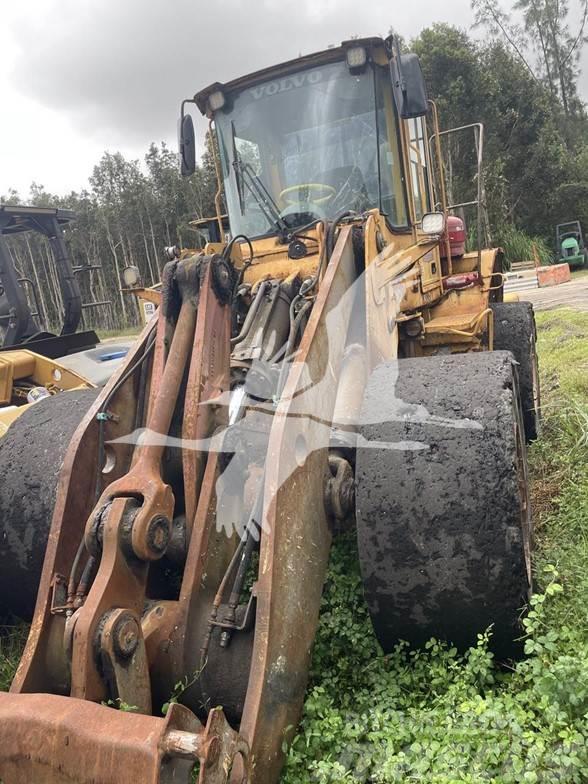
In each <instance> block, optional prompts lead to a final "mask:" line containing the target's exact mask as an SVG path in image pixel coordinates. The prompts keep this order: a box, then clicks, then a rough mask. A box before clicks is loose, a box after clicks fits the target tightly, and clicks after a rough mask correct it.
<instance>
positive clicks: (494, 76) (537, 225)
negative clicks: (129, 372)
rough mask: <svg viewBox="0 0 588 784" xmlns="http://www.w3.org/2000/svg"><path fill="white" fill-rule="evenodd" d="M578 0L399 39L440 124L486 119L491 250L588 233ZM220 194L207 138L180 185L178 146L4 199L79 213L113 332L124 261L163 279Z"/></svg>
mask: <svg viewBox="0 0 588 784" xmlns="http://www.w3.org/2000/svg"><path fill="white" fill-rule="evenodd" d="M586 2H588V0H581V1H580V6H579V8H578V9H576V11H578V12H579V14H578V13H576V16H577V17H578V21H577V23H576V27H575V28H572V27H570V25H571V23H568V21H567V20H568V12H569V9H568V7H567V5H565V4H563V3H562V0H557V1H556V0H517V5H516V6H515V8H514V10H515V11H516V12H517V14H518V19H519V20H520V21H519V23H518V24H515V23H514V22H513V21H512V19H511V17H510V16H509V15H508V14H506V13H505V12H504V11H502V10H501V8H500V7H499V6H498V5H497V3H496V2H495V0H473V7H474V11H475V13H476V21H477V24H479V25H483V26H484V29H485V31H486V33H487V34H486V36H485V38H484V40H482V41H480V40H479V37H478V36H472V35H470V34H469V33H468V32H466V31H464V30H460V29H457V28H455V27H451V26H448V25H445V24H436V25H433V26H431V27H428V28H426V29H424V30H423V31H422V32H421V33H420V35H419V36H418V37H417V38H416V39H414V40H413V41H411V42H410V43H409V44H408V45H407V44H404V48H405V49H411V50H412V51H415V52H416V53H417V54H418V55H419V57H420V60H421V64H422V68H423V72H424V75H425V79H426V82H427V85H428V90H429V94H430V96H431V97H434V98H435V101H436V103H437V106H438V110H439V116H440V122H441V127H442V128H450V127H455V126H460V125H465V124H467V123H471V122H483V123H484V125H485V150H484V170H483V171H484V217H485V226H486V231H487V234H488V235H489V240H490V241H491V242H492V243H493V244H494V245H499V244H501V242H503V243H507V242H508V237H509V236H511V235H512V232H513V230H514V231H518V232H520V233H523V234H525V235H529V236H533V237H537V238H539V239H542V240H543V241H544V243H547V244H548V245H551V246H552V245H553V234H554V228H555V224H556V223H559V222H562V221H567V220H575V219H579V220H580V221H582V222H583V225H584V228H585V229H586V230H587V231H588V118H587V116H586V110H585V106H584V104H583V102H582V100H581V98H580V96H579V95H578V90H577V81H578V67H579V56H580V51H581V48H582V46H583V44H584V43H585V40H586V39H585V36H584V25H585V22H586V13H585V11H586ZM556 8H559V11H558V12H557V13H556V12H555V10H554V9H556ZM562 9H563V10H562ZM521 20H522V21H521ZM456 145H457V146H456V147H454V148H453V152H452V154H451V155H450V158H449V163H450V172H449V174H450V175H451V182H450V186H451V187H452V188H455V189H459V190H460V191H462V192H466V191H468V188H469V189H470V190H471V189H472V188H474V187H475V184H476V183H475V170H474V168H473V167H472V161H473V155H474V154H475V152H474V150H473V148H472V146H471V144H470V146H469V147H468V146H467V144H466V142H464V141H459V140H458V141H456ZM216 188H217V185H216V176H215V170H214V160H213V156H212V155H211V149H210V139H207V150H206V152H205V154H204V156H203V158H202V161H201V163H200V166H199V167H198V169H197V171H196V173H195V174H194V175H193V176H192V177H190V178H188V179H185V178H182V177H181V176H180V174H179V171H178V165H177V156H176V154H175V152H173V151H172V150H170V149H169V148H168V147H167V146H166V144H165V143H161V144H151V145H150V147H149V149H148V151H147V153H146V155H145V156H144V161H143V162H139V161H137V160H128V159H126V158H125V157H124V156H123V155H121V154H120V153H114V154H112V153H105V154H104V155H103V157H102V159H101V160H100V161H99V162H98V163H97V164H96V166H95V167H94V170H93V174H92V176H91V178H90V181H89V187H88V188H86V189H84V190H82V191H80V192H75V191H72V192H71V193H69V194H68V195H66V196H56V195H55V194H52V193H51V192H50V191H48V190H46V189H45V188H44V187H43V186H41V185H38V184H33V185H32V186H31V189H30V193H29V194H28V195H27V196H24V195H21V194H18V193H17V192H15V191H14V190H11V191H9V193H8V194H6V195H4V196H1V197H0V201H2V202H3V203H11V204H16V203H23V202H24V203H28V204H33V205H38V206H57V207H63V208H67V209H71V210H73V211H74V212H75V213H76V215H77V220H76V221H75V222H74V223H73V224H71V226H70V227H68V228H67V229H66V241H67V243H68V246H69V248H70V250H71V254H72V258H73V261H74V265H75V266H76V267H80V268H82V269H85V270H86V271H85V272H81V273H80V274H79V280H80V284H81V287H82V291H83V298H84V301H86V302H89V301H93V302H96V301H109V303H110V304H109V305H107V306H103V307H100V308H92V309H90V310H87V311H86V312H85V316H84V318H85V322H86V326H90V325H91V326H94V327H97V328H101V329H105V330H120V329H126V328H132V327H134V326H136V325H137V324H138V320H139V316H138V308H137V304H136V301H135V299H134V297H132V296H130V295H129V294H126V293H124V292H123V291H122V289H123V284H122V270H123V269H124V267H125V266H127V265H129V264H133V265H135V266H137V267H138V268H139V270H140V272H141V275H142V278H143V282H144V284H145V285H147V286H150V285H153V284H155V283H157V282H158V281H159V279H160V275H161V271H162V268H163V264H164V256H163V248H164V247H165V246H168V245H175V244H178V245H180V246H181V247H194V246H195V244H196V234H195V229H194V227H193V226H190V221H191V220H193V219H195V218H201V217H207V216H211V215H213V214H214V212H215V208H214V196H215V192H216ZM10 243H11V246H12V249H13V253H14V258H15V262H16V264H17V267H18V270H19V272H20V273H21V274H22V275H23V276H25V277H29V278H31V279H32V280H33V281H34V282H35V284H36V287H37V291H38V294H39V298H40V308H41V311H42V315H43V316H44V321H45V323H47V324H49V325H51V326H53V327H54V328H55V327H56V326H58V324H59V314H60V307H61V306H60V297H59V289H58V285H57V279H56V275H55V270H54V268H53V262H52V259H51V257H50V253H49V252H48V249H47V247H46V243H45V241H44V240H43V238H42V237H40V236H37V235H25V236H21V237H15V238H12V239H11V240H10ZM513 260H516V259H513Z"/></svg>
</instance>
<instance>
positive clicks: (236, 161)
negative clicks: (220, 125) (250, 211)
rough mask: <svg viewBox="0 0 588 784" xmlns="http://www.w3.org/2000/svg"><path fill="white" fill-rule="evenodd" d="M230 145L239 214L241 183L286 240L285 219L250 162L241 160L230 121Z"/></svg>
mask: <svg viewBox="0 0 588 784" xmlns="http://www.w3.org/2000/svg"><path fill="white" fill-rule="evenodd" d="M231 134H232V146H233V169H234V171H235V184H236V186H237V194H238V196H239V208H240V210H241V215H244V214H245V199H244V191H243V185H245V186H246V187H247V190H248V191H249V192H250V193H251V195H252V196H253V198H254V199H255V201H256V202H257V205H258V207H259V208H260V210H261V211H262V213H263V216H264V217H265V219H266V220H267V221H268V223H269V224H270V225H271V226H275V227H276V228H277V229H278V231H279V232H280V236H281V238H282V239H283V240H284V241H287V238H288V236H289V235H290V229H289V228H288V226H287V224H286V222H285V220H284V219H283V218H282V216H281V215H280V210H279V208H278V205H277V204H276V203H275V201H274V200H273V199H272V196H271V194H270V192H269V191H268V189H267V188H266V187H265V185H264V184H263V182H262V181H261V179H260V178H259V176H258V175H257V174H255V172H254V171H253V168H252V166H251V164H249V163H244V162H243V161H242V160H241V156H240V155H239V151H238V150H237V136H236V134H235V124H234V123H231Z"/></svg>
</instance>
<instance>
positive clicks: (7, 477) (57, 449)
mask: <svg viewBox="0 0 588 784" xmlns="http://www.w3.org/2000/svg"><path fill="white" fill-rule="evenodd" d="M97 395H98V390H96V389H84V390H75V391H71V392H61V393H60V394H58V395H55V396H53V397H50V398H46V399H44V400H40V401H39V402H38V403H35V404H34V405H32V406H30V407H29V408H28V409H27V410H26V411H25V412H24V413H23V414H22V415H21V416H20V417H19V418H18V419H16V420H15V421H14V423H13V424H12V425H11V426H10V428H9V430H8V432H7V433H6V435H5V436H4V437H3V438H1V439H0V597H1V598H0V615H6V614H8V613H12V614H14V615H17V616H19V617H21V618H24V619H29V618H30V617H31V615H32V613H33V610H34V606H35V601H36V597H37V588H38V585H39V579H40V576H41V569H42V567H43V559H44V556H45V547H46V543H47V537H48V534H49V528H50V526H51V518H52V516H53V507H54V505H55V497H56V493H57V482H58V479H59V472H60V470H61V466H62V465H63V460H64V457H65V453H66V450H67V447H68V446H69V443H70V441H71V438H72V436H73V434H74V432H75V430H76V428H77V426H78V425H79V423H80V422H81V420H82V418H83V416H84V414H85V413H86V412H87V411H88V409H89V408H90V406H91V405H92V403H93V402H94V400H95V399H96V396H97Z"/></svg>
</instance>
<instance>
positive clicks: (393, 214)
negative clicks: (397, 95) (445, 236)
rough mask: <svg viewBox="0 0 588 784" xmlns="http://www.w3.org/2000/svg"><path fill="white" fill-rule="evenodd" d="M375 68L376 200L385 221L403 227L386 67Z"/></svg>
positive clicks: (402, 191) (400, 175)
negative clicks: (377, 199) (378, 191)
mask: <svg viewBox="0 0 588 784" xmlns="http://www.w3.org/2000/svg"><path fill="white" fill-rule="evenodd" d="M375 71H376V75H375V78H376V112H377V131H378V162H379V166H378V168H379V175H380V203H381V207H382V212H384V213H385V215H386V216H387V218H388V222H389V223H390V224H391V225H392V226H394V227H396V228H404V227H406V226H408V211H407V208H406V183H405V180H404V171H403V165H402V155H401V152H400V140H399V127H398V120H397V116H396V108H395V106H394V99H393V97H392V86H391V84H390V76H389V73H388V70H387V69H385V68H379V67H376V69H375Z"/></svg>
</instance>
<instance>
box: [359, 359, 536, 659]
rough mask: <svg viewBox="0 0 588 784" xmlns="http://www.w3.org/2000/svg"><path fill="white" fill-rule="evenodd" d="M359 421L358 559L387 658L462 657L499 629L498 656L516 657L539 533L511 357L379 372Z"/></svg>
mask: <svg viewBox="0 0 588 784" xmlns="http://www.w3.org/2000/svg"><path fill="white" fill-rule="evenodd" d="M361 421H362V422H363V423H365V424H363V425H362V426H361V434H360V435H361V436H363V438H364V439H367V440H368V441H370V442H372V444H371V446H368V445H367V444H366V443H365V441H363V440H362V439H360V442H359V445H358V449H357V455H356V460H357V462H356V499H357V500H356V518H357V535H358V545H359V556H360V564H361V571H362V577H363V584H364V592H365V596H366V600H367V603H368V607H369V610H370V614H371V617H372V622H373V626H374V630H375V632H376V635H377V637H378V639H379V641H380V643H381V645H382V647H383V648H384V650H385V651H390V650H391V649H392V648H393V646H394V645H395V644H396V643H397V642H398V641H399V640H407V641H408V642H409V643H410V644H411V645H413V646H422V645H423V644H424V643H425V642H426V641H427V640H428V639H430V638H431V637H436V638H438V639H444V640H447V641H450V642H451V643H453V644H455V645H456V646H458V647H459V648H460V649H464V648H467V647H468V646H470V645H472V644H475V642H476V635H477V634H478V633H480V632H483V631H484V630H485V629H487V628H488V627H490V626H492V627H493V637H492V642H491V646H492V648H493V650H494V651H495V653H496V654H497V655H498V656H499V657H501V658H507V657H511V656H516V655H518V654H519V653H520V644H519V643H517V642H515V640H516V639H517V637H520V635H521V627H520V615H521V610H522V608H523V607H524V605H525V604H526V602H527V600H528V597H529V593H530V590H531V564H530V552H531V536H532V532H531V521H530V510H529V504H528V496H527V469H526V447H525V443H524V436H523V431H522V417H521V411H520V404H519V400H518V391H517V379H516V365H515V363H514V362H513V359H512V355H511V354H510V353H508V352H502V351H501V352H483V353H479V354H460V355H453V356H444V357H427V358H419V359H406V360H401V361H399V362H398V363H393V364H392V363H391V364H386V365H381V366H380V367H378V368H377V369H376V370H375V371H374V373H373V374H372V376H371V377H370V379H369V381H368V384H367V387H366V394H365V398H364V404H363V409H362V419H361ZM374 442H375V443H374ZM378 442H381V443H382V446H381V447H380V446H379V445H378ZM384 444H385V445H384ZM390 447H392V448H390Z"/></svg>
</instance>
